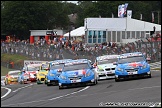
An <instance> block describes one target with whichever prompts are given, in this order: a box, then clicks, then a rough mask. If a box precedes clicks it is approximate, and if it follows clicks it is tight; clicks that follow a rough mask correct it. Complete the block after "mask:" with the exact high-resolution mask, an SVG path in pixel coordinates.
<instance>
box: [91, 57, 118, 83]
mask: <svg viewBox="0 0 162 108" xmlns="http://www.w3.org/2000/svg"><path fill="white" fill-rule="evenodd" d="M118 56H119V55H104V56H99V57H96V60H95V63H94V67H95V71H96V72H97V74H98V79H99V80H102V79H110V78H115V68H116V65H114V63H115V62H117V59H118Z"/></svg>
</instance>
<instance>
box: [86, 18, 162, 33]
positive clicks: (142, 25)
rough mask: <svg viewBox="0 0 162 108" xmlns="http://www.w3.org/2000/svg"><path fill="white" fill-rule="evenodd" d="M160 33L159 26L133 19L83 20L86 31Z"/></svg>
mask: <svg viewBox="0 0 162 108" xmlns="http://www.w3.org/2000/svg"><path fill="white" fill-rule="evenodd" d="M154 26H155V27H156V31H161V25H159V24H155V23H150V22H146V21H141V20H137V19H133V18H127V17H125V18H85V21H84V27H85V28H87V29H88V30H107V31H153V27H154Z"/></svg>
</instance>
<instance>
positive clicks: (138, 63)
mask: <svg viewBox="0 0 162 108" xmlns="http://www.w3.org/2000/svg"><path fill="white" fill-rule="evenodd" d="M147 61H148V60H147V59H146V58H145V57H144V55H143V54H142V53H141V52H134V53H125V54H121V55H120V56H119V57H118V62H117V64H116V65H117V67H116V68H115V81H116V82H117V81H120V80H122V79H130V78H138V77H148V78H151V71H150V65H149V64H148V62H147Z"/></svg>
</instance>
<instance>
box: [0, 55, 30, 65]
mask: <svg viewBox="0 0 162 108" xmlns="http://www.w3.org/2000/svg"><path fill="white" fill-rule="evenodd" d="M24 60H30V58H28V57H27V56H23V55H19V54H1V61H3V62H9V61H13V62H14V63H24Z"/></svg>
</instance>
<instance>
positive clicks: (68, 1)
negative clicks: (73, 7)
mask: <svg viewBox="0 0 162 108" xmlns="http://www.w3.org/2000/svg"><path fill="white" fill-rule="evenodd" d="M67 2H71V3H75V4H77V2H78V1H67Z"/></svg>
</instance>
